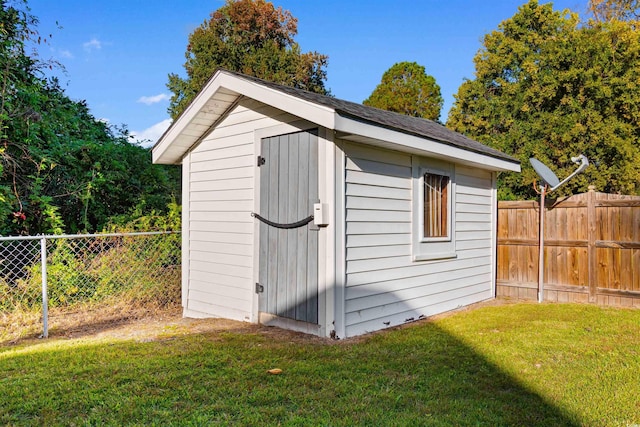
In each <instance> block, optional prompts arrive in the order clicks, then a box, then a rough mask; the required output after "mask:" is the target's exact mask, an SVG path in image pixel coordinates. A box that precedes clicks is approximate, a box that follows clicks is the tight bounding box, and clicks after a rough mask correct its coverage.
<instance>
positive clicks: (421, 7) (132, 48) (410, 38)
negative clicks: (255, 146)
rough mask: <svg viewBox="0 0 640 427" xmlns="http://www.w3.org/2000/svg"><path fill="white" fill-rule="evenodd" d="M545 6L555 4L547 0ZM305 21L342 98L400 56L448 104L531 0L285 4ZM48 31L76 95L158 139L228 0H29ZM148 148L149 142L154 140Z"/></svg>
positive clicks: (312, 47) (356, 93) (301, 32)
mask: <svg viewBox="0 0 640 427" xmlns="http://www.w3.org/2000/svg"><path fill="white" fill-rule="evenodd" d="M540 2H541V3H546V1H544V0H541V1H540ZM273 3H274V5H276V6H282V8H283V9H285V10H289V11H291V13H292V14H293V16H295V17H296V18H298V36H297V37H296V41H297V42H298V43H299V44H300V46H301V49H302V51H303V52H307V51H317V52H319V53H323V54H325V55H328V56H329V65H328V67H327V71H328V80H327V84H326V86H327V87H328V88H329V89H330V90H331V93H332V94H333V95H334V96H336V97H338V98H341V99H346V100H349V101H354V102H362V101H363V100H364V99H366V98H367V97H368V96H369V95H370V94H371V92H372V91H373V89H374V88H375V87H376V86H377V85H378V83H380V78H381V77H382V74H383V73H384V72H385V71H386V70H387V69H389V68H390V67H391V66H392V65H393V64H395V63H396V62H401V61H415V62H417V63H419V64H420V65H423V66H425V67H426V71H427V73H428V74H430V75H432V76H434V77H435V79H436V82H437V83H438V84H439V85H440V87H441V90H442V96H443V98H444V100H445V102H444V108H443V110H442V116H441V120H442V121H446V117H447V113H448V111H449V109H450V108H451V105H452V104H453V101H454V97H453V95H454V94H455V93H456V92H457V90H458V87H459V86H460V84H461V83H462V82H463V80H464V79H465V78H473V73H474V65H473V57H474V55H475V54H476V52H477V51H478V49H479V48H480V47H481V40H482V37H483V36H484V35H485V34H487V33H489V32H491V31H493V30H495V29H497V27H498V24H499V23H500V22H501V21H503V20H505V19H508V18H510V17H512V16H513V15H514V14H515V13H516V12H517V8H518V6H519V5H521V4H523V3H525V0H491V1H482V0H449V1H447V0H444V1H436V0H366V1H365V0H351V1H345V0H323V1H315V0H281V1H274V2H273ZM586 3H587V0H558V1H555V2H553V4H554V8H556V9H560V10H561V9H565V8H570V9H571V10H573V11H576V12H579V13H581V14H582V12H583V11H584V9H585V5H586ZM28 4H29V6H30V7H31V12H32V13H33V15H35V16H36V17H38V19H39V20H40V24H39V26H38V30H39V32H40V34H41V35H43V36H47V37H48V36H49V35H52V37H51V39H50V40H49V43H48V44H47V45H42V46H40V48H39V52H40V56H41V57H42V58H43V59H50V58H52V59H56V60H58V61H59V62H61V63H62V64H63V65H64V67H65V73H64V74H61V73H60V72H57V74H58V75H59V77H60V80H61V83H62V85H63V87H64V88H65V90H66V93H67V95H69V96H70V97H71V98H72V99H74V100H86V102H87V104H88V106H89V108H90V109H91V112H92V113H93V115H94V116H95V117H96V118H98V119H104V120H108V121H109V122H110V123H112V124H115V125H122V124H124V125H126V126H127V127H128V129H129V130H130V131H132V132H133V133H135V134H136V135H137V136H138V138H141V139H150V140H151V141H152V142H155V140H156V139H157V138H158V137H159V136H160V135H161V134H162V132H163V131H164V130H165V129H166V127H168V126H169V123H170V121H169V116H168V114H167V107H168V105H169V97H170V95H171V93H170V92H169V91H168V90H167V88H166V83H167V75H168V74H169V73H178V74H180V75H184V72H183V67H182V66H183V64H184V61H185V57H184V53H185V50H186V46H187V39H188V36H189V34H190V33H191V32H192V31H193V30H194V29H195V28H196V27H198V26H199V25H200V24H202V23H203V22H204V21H205V20H206V19H208V17H209V14H210V13H211V12H212V11H214V10H216V9H218V8H219V7H221V6H222V5H223V4H224V2H223V1H222V0H211V1H201V0H182V1H151V0H128V1H124V0H110V1H95V0H88V1H87V0H55V1H54V0H29V2H28ZM145 145H149V143H146V144H145Z"/></svg>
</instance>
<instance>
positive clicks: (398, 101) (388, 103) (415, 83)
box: [363, 62, 443, 120]
mask: <svg viewBox="0 0 640 427" xmlns="http://www.w3.org/2000/svg"><path fill="white" fill-rule="evenodd" d="M442 103H443V99H442V95H441V94H440V86H438V84H437V83H436V79H435V78H433V77H432V76H430V75H428V74H427V73H426V71H425V69H424V67H423V66H422V65H418V64H416V63H415V62H398V63H397V64H394V65H393V66H392V67H391V68H389V69H388V70H387V71H385V73H384V74H383V75H382V81H381V82H380V84H379V85H378V86H377V87H376V88H375V89H374V91H373V93H372V94H371V96H369V98H367V99H365V100H364V102H363V104H364V105H368V106H371V107H376V108H381V109H383V110H388V111H394V112H396V113H401V114H406V115H407V116H413V117H422V118H424V119H429V120H438V118H439V117H440V110H441V109H442Z"/></svg>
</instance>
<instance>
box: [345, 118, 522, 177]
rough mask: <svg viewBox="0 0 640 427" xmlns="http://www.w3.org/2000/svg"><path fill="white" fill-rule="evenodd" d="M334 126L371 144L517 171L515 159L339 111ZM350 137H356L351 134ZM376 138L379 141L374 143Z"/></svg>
mask: <svg viewBox="0 0 640 427" xmlns="http://www.w3.org/2000/svg"><path fill="white" fill-rule="evenodd" d="M335 130H336V131H337V132H344V133H345V134H347V135H357V136H360V137H362V138H366V139H367V140H369V141H368V143H370V144H372V145H379V146H381V147H386V148H389V149H395V150H398V151H403V152H409V153H412V154H418V155H421V156H426V157H436V158H440V159H444V160H448V161H452V162H455V163H463V164H466V165H470V166H474V167H478V168H482V169H489V170H494V171H513V172H520V164H519V163H517V162H510V161H507V160H503V159H499V158H496V157H492V156H488V155H486V154H481V153H477V152H475V151H469V150H465V149H463V148H459V147H454V146H452V145H449V144H445V143H442V142H439V141H436V140H430V139H427V138H421V137H419V136H415V135H410V134H406V133H403V132H399V131H396V130H393V129H388V128H384V127H381V126H376V125H372V124H368V123H364V122H361V121H358V120H354V119H351V118H348V117H344V116H341V115H339V114H336V127H335ZM345 139H347V140H349V139H350V138H349V137H348V136H347V137H346V138H345ZM353 140H356V139H355V138H354V139H353ZM376 141H377V142H378V143H377V144H376Z"/></svg>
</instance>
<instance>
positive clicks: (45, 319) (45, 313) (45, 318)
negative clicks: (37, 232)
mask: <svg viewBox="0 0 640 427" xmlns="http://www.w3.org/2000/svg"><path fill="white" fill-rule="evenodd" d="M40 271H41V273H42V338H49V298H48V290H47V238H46V237H44V236H43V237H42V238H41V239H40Z"/></svg>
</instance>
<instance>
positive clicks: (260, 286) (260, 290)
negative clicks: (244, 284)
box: [256, 283, 264, 294]
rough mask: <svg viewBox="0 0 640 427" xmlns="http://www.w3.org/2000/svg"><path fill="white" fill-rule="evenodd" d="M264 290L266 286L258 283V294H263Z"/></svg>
mask: <svg viewBox="0 0 640 427" xmlns="http://www.w3.org/2000/svg"><path fill="white" fill-rule="evenodd" d="M263 292H264V286H262V285H261V284H260V283H256V294H261V293H263Z"/></svg>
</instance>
